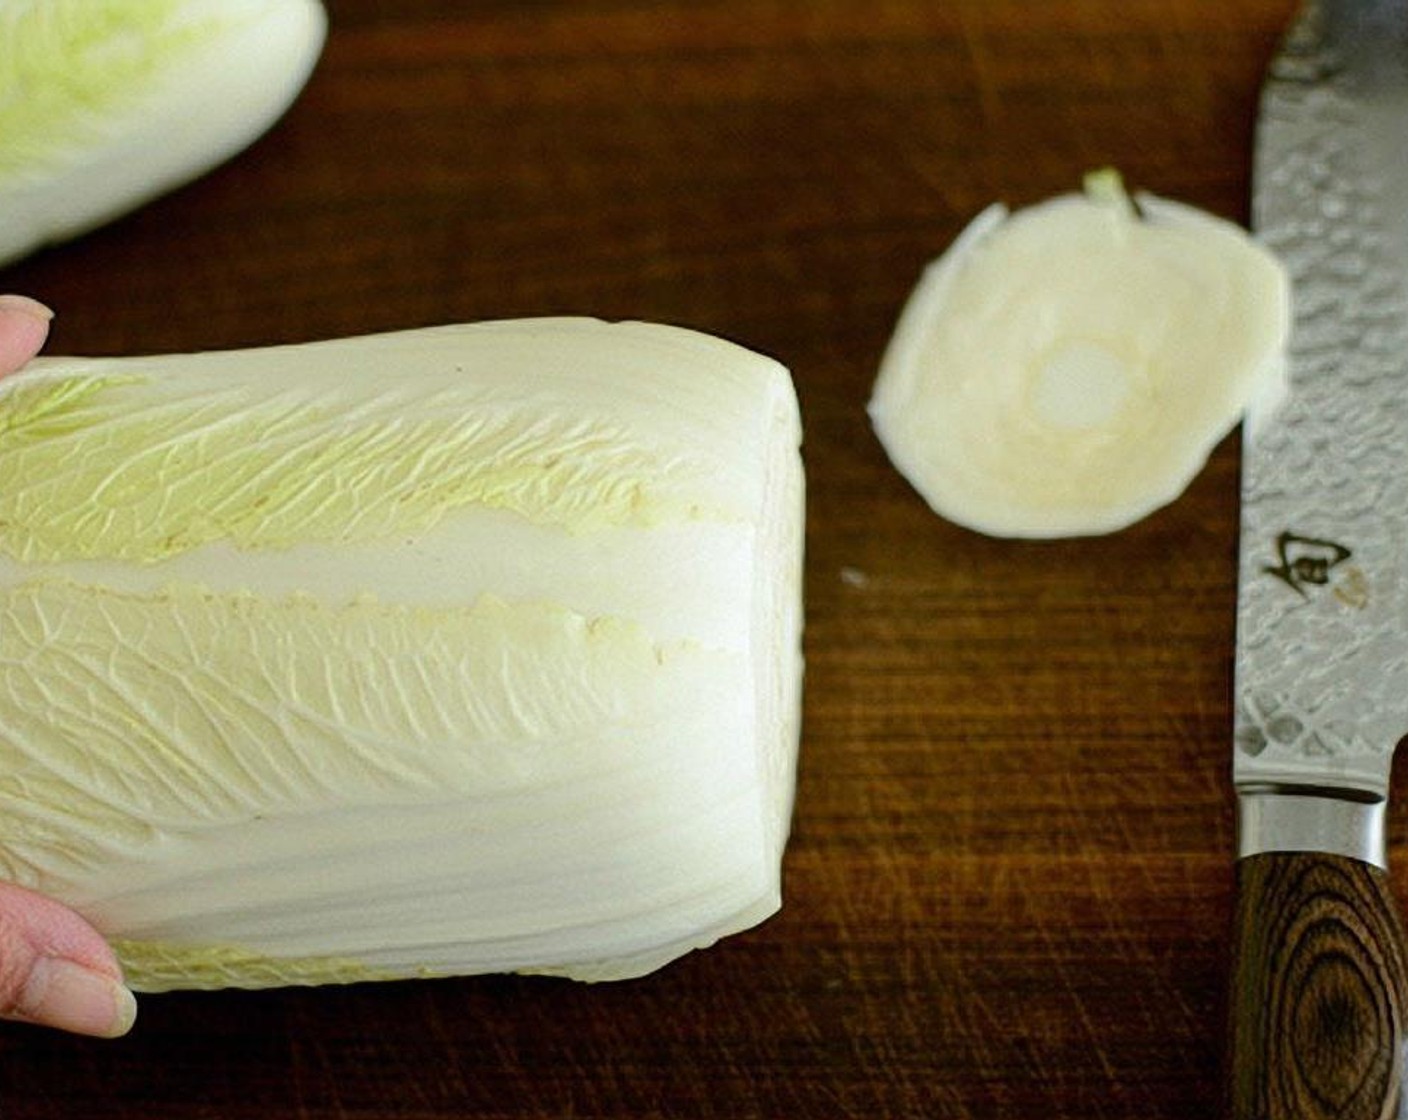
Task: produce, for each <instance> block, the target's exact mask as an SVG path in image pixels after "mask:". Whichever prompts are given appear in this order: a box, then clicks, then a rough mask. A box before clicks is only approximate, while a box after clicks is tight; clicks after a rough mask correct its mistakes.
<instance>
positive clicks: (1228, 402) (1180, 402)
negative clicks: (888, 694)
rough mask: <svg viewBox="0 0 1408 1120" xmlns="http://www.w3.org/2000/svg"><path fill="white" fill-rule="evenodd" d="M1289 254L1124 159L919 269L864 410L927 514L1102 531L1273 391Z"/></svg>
mask: <svg viewBox="0 0 1408 1120" xmlns="http://www.w3.org/2000/svg"><path fill="white" fill-rule="evenodd" d="M1289 322H1290V315H1289V287H1288V280H1287V276H1286V271H1285V269H1284V267H1283V266H1282V265H1281V264H1280V262H1279V261H1277V260H1276V258H1275V257H1274V256H1272V254H1271V253H1269V252H1268V251H1267V250H1266V249H1264V248H1262V247H1261V246H1260V245H1258V244H1257V243H1256V242H1254V241H1253V240H1252V239H1251V238H1250V237H1249V236H1248V235H1247V234H1246V232H1245V231H1243V230H1242V229H1240V228H1239V227H1237V226H1235V225H1233V224H1232V223H1230V222H1226V221H1223V220H1221V219H1219V218H1216V217H1213V216H1211V215H1209V214H1205V213H1202V212H1201V211H1198V210H1195V209H1193V208H1192V207H1189V206H1186V205H1182V204H1179V203H1176V202H1170V201H1167V200H1165V199H1162V198H1158V197H1156V196H1154V195H1149V194H1143V193H1141V194H1137V195H1135V196H1134V197H1132V198H1131V196H1130V195H1129V194H1128V193H1126V191H1125V189H1124V185H1123V183H1122V182H1121V180H1120V178H1119V176H1118V174H1116V173H1115V172H1113V171H1108V170H1106V171H1101V172H1096V173H1092V174H1091V175H1089V176H1087V178H1086V182H1085V189H1084V191H1083V193H1080V194H1071V195H1063V196H1061V197H1058V198H1055V199H1051V200H1049V201H1047V202H1044V203H1041V204H1038V205H1035V206H1032V207H1030V208H1028V209H1025V210H1020V211H1018V212H1016V213H1009V212H1008V211H1007V209H1006V208H1005V207H1004V206H1002V205H1000V204H998V205H994V206H992V207H989V208H988V209H987V210H985V211H984V212H983V213H982V214H980V215H979V216H978V218H977V219H975V220H974V221H973V223H972V224H971V225H970V226H969V227H968V229H967V230H965V231H964V233H963V234H962V236H960V237H959V238H958V240H957V241H956V242H955V243H954V245H953V246H952V247H951V248H950V249H949V251H948V252H946V253H945V254H943V255H942V256H941V257H940V258H939V259H938V260H936V261H935V262H934V263H933V264H931V265H930V266H929V267H928V269H926V271H925V273H924V276H923V277H922V278H921V280H920V282H919V284H918V285H917V287H916V288H915V290H914V293H913V294H912V295H911V297H910V299H909V302H908V303H907V305H906V306H905V309H904V311H903V313H902V314H901V316H900V319H899V323H898V324H897V326H896V328H895V332H894V335H893V337H892V339H891V341H890V344H889V346H888V348H887V350H886V353H885V355H884V358H883V360H882V362H881V367H880V371H879V374H878V376H877V378H876V383H875V388H874V392H873V394H872V396H871V400H870V403H869V413H870V417H871V420H872V423H873V424H874V428H875V431H876V434H877V436H878V437H879V439H880V442H881V444H882V446H883V447H884V449H885V451H886V453H887V454H888V455H889V457H890V459H891V461H892V462H893V463H894V465H895V467H896V468H897V469H898V470H899V471H900V473H901V474H902V475H903V476H904V477H905V478H906V479H907V480H908V481H909V482H910V484H911V485H913V486H914V488H915V489H916V490H917V491H918V492H919V494H920V495H921V496H922V497H923V498H924V499H925V500H926V501H927V502H928V503H929V505H930V506H931V507H932V508H933V509H934V510H935V511H936V512H937V513H939V514H940V515H941V516H943V517H945V518H947V519H949V520H951V521H954V522H956V523H957V524H960V525H963V526H965V527H967V528H970V529H974V530H977V531H979V532H983V533H987V534H990V535H993V536H1004V537H1066V536H1086V535H1093V534H1099V533H1107V532H1112V531H1115V530H1118V529H1122V528H1125V527H1126V526H1128V525H1130V524H1132V523H1134V522H1136V521H1138V520H1140V519H1141V518H1143V517H1145V516H1147V515H1148V514H1150V513H1152V512H1153V511H1154V510H1156V509H1159V508H1161V507H1162V506H1165V505H1167V504H1168V503H1170V502H1172V501H1173V500H1174V499H1176V498H1177V497H1178V496H1179V495H1180V494H1182V493H1183V491H1184V490H1185V489H1186V488H1187V486H1188V484H1189V483H1190V482H1191V481H1192V480H1193V478H1194V477H1195V476H1196V475H1197V473H1198V472H1199V471H1200V470H1201V469H1202V467H1203V465H1204V464H1205V463H1206V461H1207V457H1208V455H1209V454H1210V453H1211V451H1212V449H1213V448H1214V447H1215V446H1216V445H1217V444H1218V442H1220V441H1221V440H1222V438H1223V437H1224V436H1226V435H1227V433H1228V432H1229V431H1230V430H1231V429H1232V428H1233V427H1234V426H1235V425H1236V424H1237V422H1238V421H1239V420H1240V419H1241V417H1242V414H1243V413H1244V411H1245V410H1246V407H1247V405H1248V403H1249V402H1250V401H1251V400H1252V399H1253V398H1256V399H1259V400H1261V399H1264V400H1266V401H1268V402H1269V401H1273V400H1274V399H1275V398H1276V397H1277V396H1278V395H1279V393H1280V392H1281V391H1282V388H1283V377H1284V364H1285V357H1284V356H1285V347H1286V342H1287V334H1288V330H1289Z"/></svg>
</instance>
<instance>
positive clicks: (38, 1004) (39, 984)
mask: <svg viewBox="0 0 1408 1120" xmlns="http://www.w3.org/2000/svg"><path fill="white" fill-rule="evenodd" d="M20 1013H21V1014H22V1015H23V1016H24V1018H25V1019H27V1020H29V1021H30V1022H32V1023H40V1024H42V1025H44V1026H47V1027H54V1028H56V1029H58V1030H63V1031H72V1032H73V1033H75V1034H86V1035H91V1036H93V1037H94V1038H117V1037H119V1036H120V1035H124V1034H126V1033H127V1032H128V1031H129V1030H131V1029H132V1024H133V1023H134V1022H135V1021H136V1019H137V1000H136V998H135V997H134V996H133V995H132V993H131V992H130V991H128V990H127V989H126V988H125V987H124V986H123V985H122V984H121V983H120V982H119V981H117V980H115V979H113V978H112V977H111V976H109V975H106V974H105V973H102V972H94V971H93V970H92V969H89V968H84V967H83V966H82V965H81V964H77V963H75V962H74V961H70V960H64V959H63V958H61V957H44V958H42V959H40V961H39V962H38V963H37V964H36V965H35V966H34V971H33V972H31V973H30V977H29V983H28V984H26V985H25V991H24V999H23V1002H22V1003H21V1006H20Z"/></svg>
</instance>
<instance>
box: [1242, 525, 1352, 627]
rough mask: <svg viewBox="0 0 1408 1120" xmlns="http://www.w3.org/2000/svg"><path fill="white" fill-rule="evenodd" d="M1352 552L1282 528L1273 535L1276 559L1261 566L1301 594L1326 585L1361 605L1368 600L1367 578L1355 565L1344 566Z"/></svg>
mask: <svg viewBox="0 0 1408 1120" xmlns="http://www.w3.org/2000/svg"><path fill="white" fill-rule="evenodd" d="M1353 555H1354V553H1353V552H1352V551H1351V550H1350V549H1349V548H1347V547H1345V546H1344V545H1342V544H1340V543H1339V542H1338V541H1331V540H1325V539H1323V538H1320V537H1304V536H1301V535H1300V534H1299V533H1291V532H1285V533H1282V534H1281V535H1280V536H1278V537H1277V538H1276V561H1277V562H1276V563H1275V564H1268V565H1265V566H1263V568H1262V569H1261V570H1262V571H1263V572H1265V573H1266V574H1267V575H1271V576H1275V577H1276V578H1277V579H1279V580H1281V581H1282V582H1283V583H1285V584H1286V585H1287V586H1288V587H1290V588H1291V589H1292V590H1293V591H1295V592H1296V594H1298V595H1300V596H1301V597H1302V598H1306V599H1308V598H1309V597H1310V593H1311V591H1312V590H1313V589H1315V588H1320V587H1329V588H1330V589H1331V591H1332V592H1333V593H1334V596H1335V598H1336V599H1339V600H1340V601H1341V602H1342V603H1344V604H1345V605H1346V606H1349V607H1355V608H1363V607H1365V606H1367V605H1368V602H1369V582H1368V580H1367V579H1366V578H1365V575H1364V573H1363V572H1362V571H1360V570H1359V569H1358V568H1357V567H1355V566H1353V565H1349V566H1345V561H1347V560H1348V559H1349V558H1350V557H1351V556H1353Z"/></svg>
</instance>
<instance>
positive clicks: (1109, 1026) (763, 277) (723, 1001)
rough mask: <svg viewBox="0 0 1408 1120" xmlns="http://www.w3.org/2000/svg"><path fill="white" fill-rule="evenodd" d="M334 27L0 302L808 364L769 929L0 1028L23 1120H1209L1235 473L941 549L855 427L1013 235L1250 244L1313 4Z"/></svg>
mask: <svg viewBox="0 0 1408 1120" xmlns="http://www.w3.org/2000/svg"><path fill="white" fill-rule="evenodd" d="M328 8H329V11H330V14H331V20H332V30H331V34H330V38H329V41H328V44H327V48H326V51H325V53H324V56H323V58H322V60H321V63H320V65H319V68H318V70H317V71H316V73H315V75H314V77H313V79H312V81H311V83H310V84H309V86H308V88H307V90H306V92H305V94H304V96H303V97H302V98H301V99H300V101H299V102H298V103H297V104H296V106H295V107H294V108H293V109H292V111H291V112H290V113H289V114H288V115H287V117H286V118H285V119H284V120H283V121H282V122H280V123H279V124H278V126H277V127H276V128H275V129H274V130H273V131H272V132H271V133H269V134H268V135H267V136H266V137H265V138H263V139H262V140H260V141H259V142H258V143H257V144H256V145H255V146H254V147H252V148H251V149H249V150H248V151H247V152H245V153H244V154H243V155H241V156H240V157H238V158H237V159H236V160H234V161H232V162H231V163H229V164H227V165H226V166H224V167H222V168H220V169H218V170H217V171H215V172H213V173H212V174H210V175H208V176H207V177H205V178H203V179H201V180H200V181H198V182H196V183H194V184H192V185H191V186H189V187H187V188H184V189H182V190H181V191H179V192H177V193H174V194H172V195H170V196H168V197H166V198H164V199H162V200H160V201H158V202H156V203H154V204H153V205H151V206H149V207H147V208H146V209H143V210H141V211H140V212H138V213H136V214H134V215H132V216H130V217H128V218H126V219H124V220H122V221H120V222H117V223H115V224H113V225H111V226H109V227H107V228H104V229H102V230H100V231H98V232H95V233H93V234H91V235H89V236H87V237H85V238H83V239H81V240H79V241H76V242H73V243H71V244H69V245H66V246H63V247H59V248H56V249H51V250H48V251H46V252H44V253H41V254H39V255H36V256H34V257H32V258H30V259H29V260H27V261H24V262H22V263H20V264H17V265H12V266H10V267H8V268H6V269H3V270H0V290H14V291H23V292H28V293H30V294H32V295H35V296H37V297H39V298H41V299H44V300H46V301H48V302H50V303H51V304H52V305H53V306H55V307H56V308H57V309H58V311H59V317H58V319H57V321H56V325H55V332H54V338H53V347H52V348H53V350H54V351H55V352H70V353H72V352H79V353H82V352H86V353H141V352H148V351H172V350H186V349H196V348H208V347H225V346H244V345H257V344H261V343H272V342H283V341H297V340H305V339H314V338H322V337H328V336H333V335H343V334H353V333H362V332H367V331H373V330H382V329H392V328H401V327H413V326H420V325H426V324H432V323H440V322H447V321H457V320H472V319H485V318H499V317H506V316H517V315H535V314H549V313H564V312H567V313H585V314H593V315H600V316H606V317H638V318H646V319H654V320H661V321H665V322H671V323H677V324H681V325H686V326H691V327H696V328H699V329H702V330H706V331H710V332H713V333H716V334H719V335H723V336H725V337H728V338H732V339H735V340H737V341H739V342H743V343H745V344H747V345H749V346H751V347H754V348H755V349H758V350H761V351H764V352H766V353H769V354H772V355H774V356H776V357H778V358H780V359H781V360H783V361H784V362H785V363H787V364H788V365H789V366H790V367H791V368H792V370H793V371H794V374H795V377H796V381H797V387H798V390H799V393H800V396H801V400H802V409H803V415H804V419H805V426H806V448H805V456H806V462H807V468H808V472H809V487H810V507H809V520H808V532H807V546H808V561H807V591H806V599H807V618H808V629H807V636H806V653H807V657H808V677H807V697H806V709H805V718H804V741H803V749H802V761H801V771H800V780H799V789H798V801H797V813H796V819H795V828H794V835H793V840H792V843H791V847H790V849H789V852H788V855H787V860H786V869H785V870H786V884H785V886H786V902H785V906H784V909H783V911H782V913H781V914H780V915H778V916H777V917H776V918H774V919H772V920H771V921H769V922H768V923H766V924H765V925H763V926H762V927H760V928H759V929H757V930H755V931H752V932H749V933H747V934H743V935H740V936H738V937H735V938H732V939H730V940H729V941H727V942H725V943H723V944H721V945H719V946H718V947H716V948H714V949H712V950H710V951H708V952H703V953H697V954H694V955H692V956H691V957H689V958H687V959H685V960H683V961H681V962H679V963H677V964H676V965H674V966H671V967H670V968H668V969H666V970H665V971H663V972H661V973H659V974H657V975H655V976H652V977H649V978H647V979H644V980H640V981H635V982H629V983H623V984H620V985H616V986H605V987H587V986H578V985H573V984H570V983H567V982H560V981H553V980H545V979H525V978H512V977H494V978H480V979H471V980H463V981H437V982H420V983H404V984H382V985H363V986H354V987H348V988H339V989H324V990H294V991H285V992H267V993H257V994H251V993H238V992H234V993H217V994H202V995H196V994H179V995H168V996H160V997H149V998H146V999H144V1000H143V1001H142V1007H141V1017H140V1021H139V1023H138V1026H137V1028H136V1030H135V1032H134V1033H133V1035H132V1036H131V1037H129V1038H128V1039H125V1040H123V1041H120V1042H115V1043H97V1042H89V1041H81V1040H77V1039H70V1038H65V1037H60V1036H57V1035H53V1034H48V1033H45V1032H42V1031H38V1030H34V1029H30V1028H24V1027H0V1117H3V1118H4V1120H60V1118H63V1120H70V1118H81V1120H118V1118H129V1117H130V1118H134V1120H135V1118H141V1120H197V1118H199V1120H207V1118H209V1120H227V1118H228V1120H245V1118H249V1120H253V1118H256V1117H258V1118H261V1120H277V1118H282V1117H290V1118H292V1117H297V1118H300V1120H333V1118H339V1120H347V1118H356V1120H444V1118H449V1117H484V1118H505V1120H507V1118H520V1117H535V1118H546V1117H578V1118H587V1117H591V1118H606V1117H621V1118H632V1120H643V1118H647V1117H651V1118H654V1117H662V1118H663V1117H670V1118H674V1117H679V1118H696V1117H699V1118H703V1117H719V1118H729V1120H736V1118H745V1117H778V1118H783V1117H785V1118H797V1120H806V1118H844V1117H856V1118H866V1120H883V1118H888V1117H1014V1118H1016V1117H1033V1118H1035V1117H1041V1118H1043V1120H1059V1118H1065V1117H1070V1118H1081V1120H1095V1118H1101V1117H1140V1118H1144V1120H1151V1118H1157V1117H1169V1118H1178V1120H1187V1118H1190V1117H1202V1116H1211V1115H1214V1114H1215V1113H1216V1111H1217V1109H1218V1107H1219V1102H1220V1101H1221V1098H1222V1089H1221V1078H1220V1074H1219V1063H1220V1058H1221V1048H1222V1044H1223V1034H1224V1032H1223V1015H1224V1009H1225V1003H1226V997H1225V993H1224V985H1225V977H1226V969H1227V964H1228V952H1227V943H1228V939H1229V936H1230V930H1231V900H1232V880H1233V871H1232V857H1231V853H1232V849H1233V823H1232V799H1231V792H1230V785H1229V738H1230V723H1231V703H1230V685H1231V679H1230V678H1231V657H1232V643H1233V634H1232V627H1233V611H1234V601H1235V586H1234V583H1235V571H1234V569H1235V547H1236V546H1235V538H1236V518H1237V470H1238V444H1237V440H1236V437H1235V436H1234V437H1231V438H1229V439H1228V440H1227V441H1225V442H1224V443H1223V444H1222V445H1221V446H1220V447H1219V448H1218V449H1217V451H1216V452H1215V454H1214V455H1213V457H1212V460H1211V462H1210V464H1209V466H1208V467H1207V469H1206V470H1205V471H1204V472H1203V473H1202V474H1201V475H1200V476H1199V477H1198V479H1197V480H1196V482H1195V483H1194V484H1193V486H1192V487H1191V489H1190V490H1189V491H1188V493H1187V494H1186V495H1185V496H1184V497H1183V498H1182V499H1181V500H1179V501H1178V502H1177V503H1175V504H1174V505H1172V506H1170V507H1169V508H1167V509H1165V510H1163V511H1161V512H1159V513H1157V514H1156V515H1154V516H1152V517H1151V518H1149V519H1148V520H1146V521H1144V522H1143V523H1141V524H1139V525H1137V526H1135V527H1134V528H1131V529H1129V530H1127V531H1125V532H1123V533H1120V534H1117V535H1114V536H1110V537H1104V538H1098V539H1091V540H1077V541H1066V542H1055V543H1014V542H1010V541H997V540H991V539H987V538H984V537H981V536H978V535H975V534H972V533H969V532H966V531H964V530H961V529H958V528H956V527H955V526H953V525H950V524H947V523H945V522H943V521H941V520H940V519H938V518H937V517H935V516H934V515H932V514H931V513H929V512H928V510H927V508H926V507H925V506H924V504H923V503H922V501H921V500H920V499H919V498H918V497H917V496H916V495H915V494H914V493H913V492H912V491H911V490H910V489H909V488H908V486H907V485H906V484H905V483H904V481H903V480H902V479H901V478H900V477H899V476H898V475H897V474H896V473H895V471H894V470H893V469H892V468H891V467H890V466H889V464H888V463H887V461H886V459H885V457H884V455H883V453H882V451H881V450H880V448H879V445H878V444H877V443H876V441H875V439H874V438H873V436H872V434H871V432H870V429H869V425H868V422H867V420H866V417H865V414H864V404H865V401H866V399H867V396H868V394H869V391H870V386H871V383H872V380H873V377H874V374H875V370H876V364H877V362H878V360H879V357H880V353H881V351H882V349H883V347H884V345H885V342H886V340H887V338H888V336H889V333H890V330H891V328H892V327H893V325H894V321H895V317H896V315H897V313H898V310H899V308H900V305H901V304H902V302H903V300H904V298H905V296H906V295H907V294H908V292H909V290H910V287H911V286H912V284H913V283H914V281H915V279H916V278H917V276H918V273H919V270H920V269H921V267H922V266H923V265H924V263H925V262H926V261H927V260H929V259H930V258H932V257H933V256H935V255H937V254H938V252H940V251H941V250H942V249H943V248H944V247H945V246H946V245H947V243H948V242H949V241H950V239H951V238H952V237H953V236H954V235H955V234H956V233H957V232H958V231H959V229H960V228H961V227H962V226H963V224H964V223H965V222H966V221H967V220H968V219H969V218H971V217H972V216H973V215H974V214H975V213H976V212H977V211H978V210H979V209H981V208H982V207H983V206H984V205H986V204H987V203H989V202H991V201H994V200H996V199H1003V200H1006V201H1007V202H1009V203H1012V204H1023V203H1027V202H1032V201H1035V200H1037V199H1040V198H1043V197H1045V196H1047V195H1050V194H1054V193H1057V192H1061V191H1066V190H1070V189H1073V188H1074V187H1075V186H1076V185H1077V184H1078V182H1079V179H1080V176H1081V175H1082V173H1083V172H1084V171H1086V170H1088V169H1090V168H1092V167H1097V166H1101V165H1105V164H1113V165H1115V166H1118V167H1119V168H1121V169H1122V170H1123V172H1124V173H1125V175H1126V177H1127V179H1128V180H1129V181H1130V182H1131V183H1133V184H1134V185H1136V186H1139V187H1143V188H1147V189H1150V190H1152V191H1154V192H1156V193H1160V194H1164V195H1167V196H1170V197H1174V198H1179V199H1182V200H1185V201H1187V202H1191V203H1193V204H1196V205H1199V206H1203V207H1205V208H1207V209H1209V210H1212V211H1213V212H1215V213H1218V214H1221V215H1223V216H1225V217H1228V218H1232V219H1234V220H1238V221H1245V220H1246V218H1247V200H1248V193H1249V167H1250V154H1251V143H1252V129H1253V124H1254V118H1255V107H1256V97H1257V90H1258V85H1259V82H1260V78H1261V74H1262V71H1263V69H1264V67H1265V65H1266V63H1267V61H1268V59H1269V57H1270V55H1271V53H1272V51H1273V49H1274V47H1275V44H1276V42H1277V41H1278V39H1279V37H1280V35H1281V33H1282V31H1283V29H1284V27H1285V25H1286V24H1287V23H1288V21H1289V19H1290V17H1291V15H1292V14H1293V8H1294V2H1293V0H1236V2H1229V0H953V2H946V3H937V2H933V0H873V2H866V3H861V2H859V0H805V2H804V0H795V2H785V0H775V2H767V0H693V2H691V0H674V2H661V3H646V2H643V0H578V2H567V0H562V2H556V0H531V2H530V0H515V2H509V0H501V2H464V0H331V2H330V3H329V4H328ZM3 142H4V139H3V137H0V143H3ZM0 485H3V480H0ZM1403 839H1404V837H1403V832H1402V829H1401V828H1400V827H1398V826H1397V825H1395V827H1394V828H1393V830H1392V845H1393V849H1394V855H1395V857H1397V856H1398V855H1400V854H1401V849H1402V846H1403Z"/></svg>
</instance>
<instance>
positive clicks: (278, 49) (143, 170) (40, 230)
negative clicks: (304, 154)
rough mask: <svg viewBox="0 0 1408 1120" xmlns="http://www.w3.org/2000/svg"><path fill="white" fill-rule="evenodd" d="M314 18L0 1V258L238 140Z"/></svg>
mask: <svg viewBox="0 0 1408 1120" xmlns="http://www.w3.org/2000/svg"><path fill="white" fill-rule="evenodd" d="M326 25H327V18H326V14H325V12H324V10H323V7H322V5H321V4H320V3H318V2H317V0H0V264H4V263H5V262H7V261H10V260H14V259H16V258H18V257H21V256H24V255H25V254H26V253H29V252H31V251H32V250H34V249H37V248H39V247H40V246H42V245H45V244H48V243H51V242H56V241H62V240H65V239H67V238H71V237H74V236H77V235H78V234H81V233H84V232H86V231H87V230H89V229H91V228H93V227H94V226H97V225H100V224H102V223H103V222H106V221H109V220H110V219H113V218H116V217H118V216H119V215H121V214H123V213H125V212H127V211H129V210H132V209H134V208H135V207H137V206H139V205H141V204H142V203H145V202H147V201H149V200H150V199H152V198H154V197H155V196H157V195H159V194H162V193H164V192H166V191H169V190H171V189H173V188H175V187H177V186H180V185H181V184H183V183H186V182H188V181H189V180H191V179H194V178H196V177H197V176H199V175H201V174H202V173H204V172H205V171H208V170H209V169H210V168H211V167H213V166H215V165H216V164H218V163H220V162H222V161H224V160H226V159H228V158H229V157H230V156H233V155H234V154H235V153H237V152H239V151H241V150H242V149H244V148H246V147H247V146H248V145H249V144H251V143H252V142H253V141H254V140H255V139H256V138H257V137H258V136H259V135H260V134H261V133H263V132H264V131H265V130H266V129H268V127H269V126H270V125H271V124H273V122H274V121H275V120H276V119H278V117H279V116H281V115H282V114H283V112H284V111H285V110H286V109H287V108H288V106H289V105H290V104H291V103H292V101H293V100H294V98H295V97H297V95H298V93H299V91H300V90H302V88H303V86H304V84H305V82H306V81H307V79H308V76H309V73H310V72H311V70H312V68H313V65H314V63H315V62H316V61H317V58H318V55H319V53H320V52H321V50H322V46H323V40H324V36H325V34H326Z"/></svg>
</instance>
